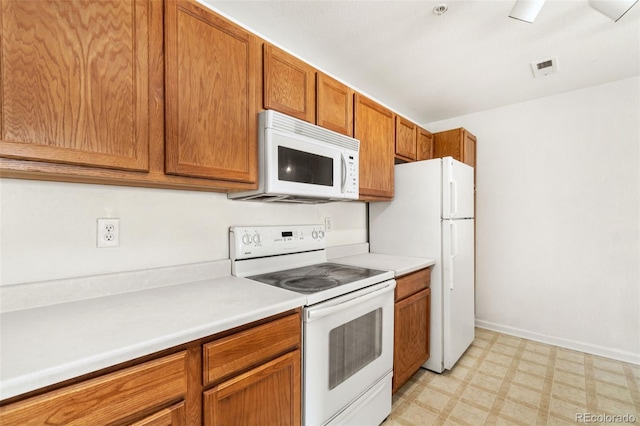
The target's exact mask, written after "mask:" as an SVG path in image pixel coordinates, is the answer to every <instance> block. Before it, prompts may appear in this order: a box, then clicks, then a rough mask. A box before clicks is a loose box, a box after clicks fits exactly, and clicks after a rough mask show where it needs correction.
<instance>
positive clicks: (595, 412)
mask: <svg viewBox="0 0 640 426" xmlns="http://www.w3.org/2000/svg"><path fill="white" fill-rule="evenodd" d="M625 415H626V417H623V416H625ZM580 416H582V418H579V417H580ZM605 416H607V417H605ZM614 416H621V417H614ZM625 420H626V421H625ZM633 420H635V422H634V421H633ZM576 423H589V424H601V423H623V424H624V423H627V424H628V423H631V424H634V423H635V424H638V425H640V366H638V365H634V364H627V363H624V362H619V361H615V360H611V359H607V358H602V357H598V356H595V355H589V354H584V353H582V352H576V351H571V350H567V349H563V348H558V347H555V346H550V345H545V344H541V343H537V342H533V341H530V340H525V339H520V338H517V337H513V336H507V335H504V334H500V333H495V332H492V331H488V330H484V329H476V339H475V340H474V342H473V344H472V345H471V347H470V348H469V349H468V350H467V351H466V352H465V354H464V355H463V356H462V358H460V360H459V361H458V363H457V364H456V365H455V366H454V368H453V369H452V370H450V371H447V372H445V373H442V374H436V373H432V372H431V371H427V370H424V369H420V370H419V371H418V372H417V373H416V374H415V375H414V376H413V378H412V379H411V380H410V381H409V382H407V383H406V384H405V385H404V386H403V387H402V388H401V389H400V390H399V391H398V392H397V393H396V394H395V395H394V397H393V411H392V413H391V415H390V416H389V417H388V418H387V420H386V421H385V422H384V423H383V424H382V426H397V425H403V426H426V425H431V424H433V425H441V424H462V425H473V426H475V425H566V424H573V425H575V424H576Z"/></svg>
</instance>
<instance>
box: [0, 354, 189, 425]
mask: <svg viewBox="0 0 640 426" xmlns="http://www.w3.org/2000/svg"><path fill="white" fill-rule="evenodd" d="M187 363H188V359H187V352H186V351H182V352H179V353H176V354H173V355H169V356H166V357H162V358H159V359H156V360H153V361H149V362H145V363H143V364H140V365H136V366H134V367H130V368H126V369H123V370H121V371H117V372H114V373H110V374H106V375H104V376H100V377H97V378H95V379H91V380H87V381H84V382H80V383H77V384H75V385H71V386H67V387H63V388H60V389H57V390H54V391H51V392H47V393H45V394H42V395H39V396H35V397H32V398H28V399H25V400H22V401H18V402H16V403H13V404H9V405H6V406H3V407H0V424H2V425H3V426H9V425H42V424H47V425H61V424H64V425H88V424H94V425H98V424H111V423H116V422H119V423H129V422H131V421H137V420H140V419H144V418H145V417H146V418H147V419H148V420H149V421H151V420H152V419H151V417H149V416H150V415H151V416H152V417H153V415H152V414H151V413H154V415H155V414H163V415H164V414H165V413H166V410H164V409H165V408H168V407H169V406H170V405H172V404H174V403H175V401H176V400H181V399H184V398H185V396H186V395H187V369H188V365H187ZM169 410H171V409H169ZM184 414H185V412H184V410H183V411H182V415H181V414H180V411H179V410H178V411H177V412H175V413H173V414H171V416H170V417H169V418H170V419H171V420H172V421H173V419H175V420H176V421H175V423H173V422H172V423H160V424H177V425H179V424H183V423H181V421H182V420H185V415H184ZM141 421H142V423H140V424H158V423H149V422H147V423H144V420H141Z"/></svg>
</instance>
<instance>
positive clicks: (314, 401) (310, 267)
mask: <svg viewBox="0 0 640 426" xmlns="http://www.w3.org/2000/svg"><path fill="white" fill-rule="evenodd" d="M229 246H230V258H231V261H232V262H231V265H232V274H233V275H236V276H239V277H245V278H248V279H252V280H255V281H259V282H262V283H264V284H265V285H273V286H277V287H280V288H283V289H286V290H289V291H295V292H297V293H301V294H304V295H306V297H307V302H306V306H305V307H304V309H303V346H302V358H303V372H302V380H303V385H302V401H303V407H302V411H303V415H302V418H303V424H304V425H306V426H316V425H318V426H320V425H323V426H324V425H331V426H335V425H341V424H344V425H354V424H357V425H365V424H366V425H377V424H380V423H381V422H382V421H384V419H385V418H386V417H387V416H388V415H389V414H390V413H391V377H392V369H393V311H394V306H393V301H394V297H393V293H394V288H395V285H396V282H395V280H394V279H393V272H391V271H381V270H376V269H369V268H361V267H356V266H348V265H340V264H336V263H331V262H327V258H326V251H325V247H326V240H325V234H324V230H323V227H322V225H293V226H260V227H239V226H236V227H231V228H230V232H229Z"/></svg>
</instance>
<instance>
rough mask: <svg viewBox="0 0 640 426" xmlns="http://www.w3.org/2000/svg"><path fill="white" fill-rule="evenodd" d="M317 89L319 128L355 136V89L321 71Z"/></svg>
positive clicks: (318, 74) (318, 76)
mask: <svg viewBox="0 0 640 426" xmlns="http://www.w3.org/2000/svg"><path fill="white" fill-rule="evenodd" d="M316 87H317V93H316V99H317V104H316V113H317V120H316V122H317V124H318V126H321V127H324V128H326V129H329V130H333V131H334V132H338V133H342V134H343V135H347V136H353V89H351V88H350V87H349V86H347V85H346V84H342V83H340V82H339V81H338V80H335V79H333V78H331V77H329V76H328V75H326V74H323V73H321V72H319V71H318V73H317V84H316Z"/></svg>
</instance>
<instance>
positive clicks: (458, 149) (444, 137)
mask: <svg viewBox="0 0 640 426" xmlns="http://www.w3.org/2000/svg"><path fill="white" fill-rule="evenodd" d="M433 136H434V156H435V157H437V158H440V157H448V156H451V157H453V158H455V159H456V160H458V161H462V162H463V163H466V164H468V165H470V166H472V167H475V166H476V137H475V136H474V135H472V134H471V133H469V132H468V131H467V130H466V129H464V128H462V127H460V128H458V129H451V130H446V131H444V132H438V133H434V135H433Z"/></svg>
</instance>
